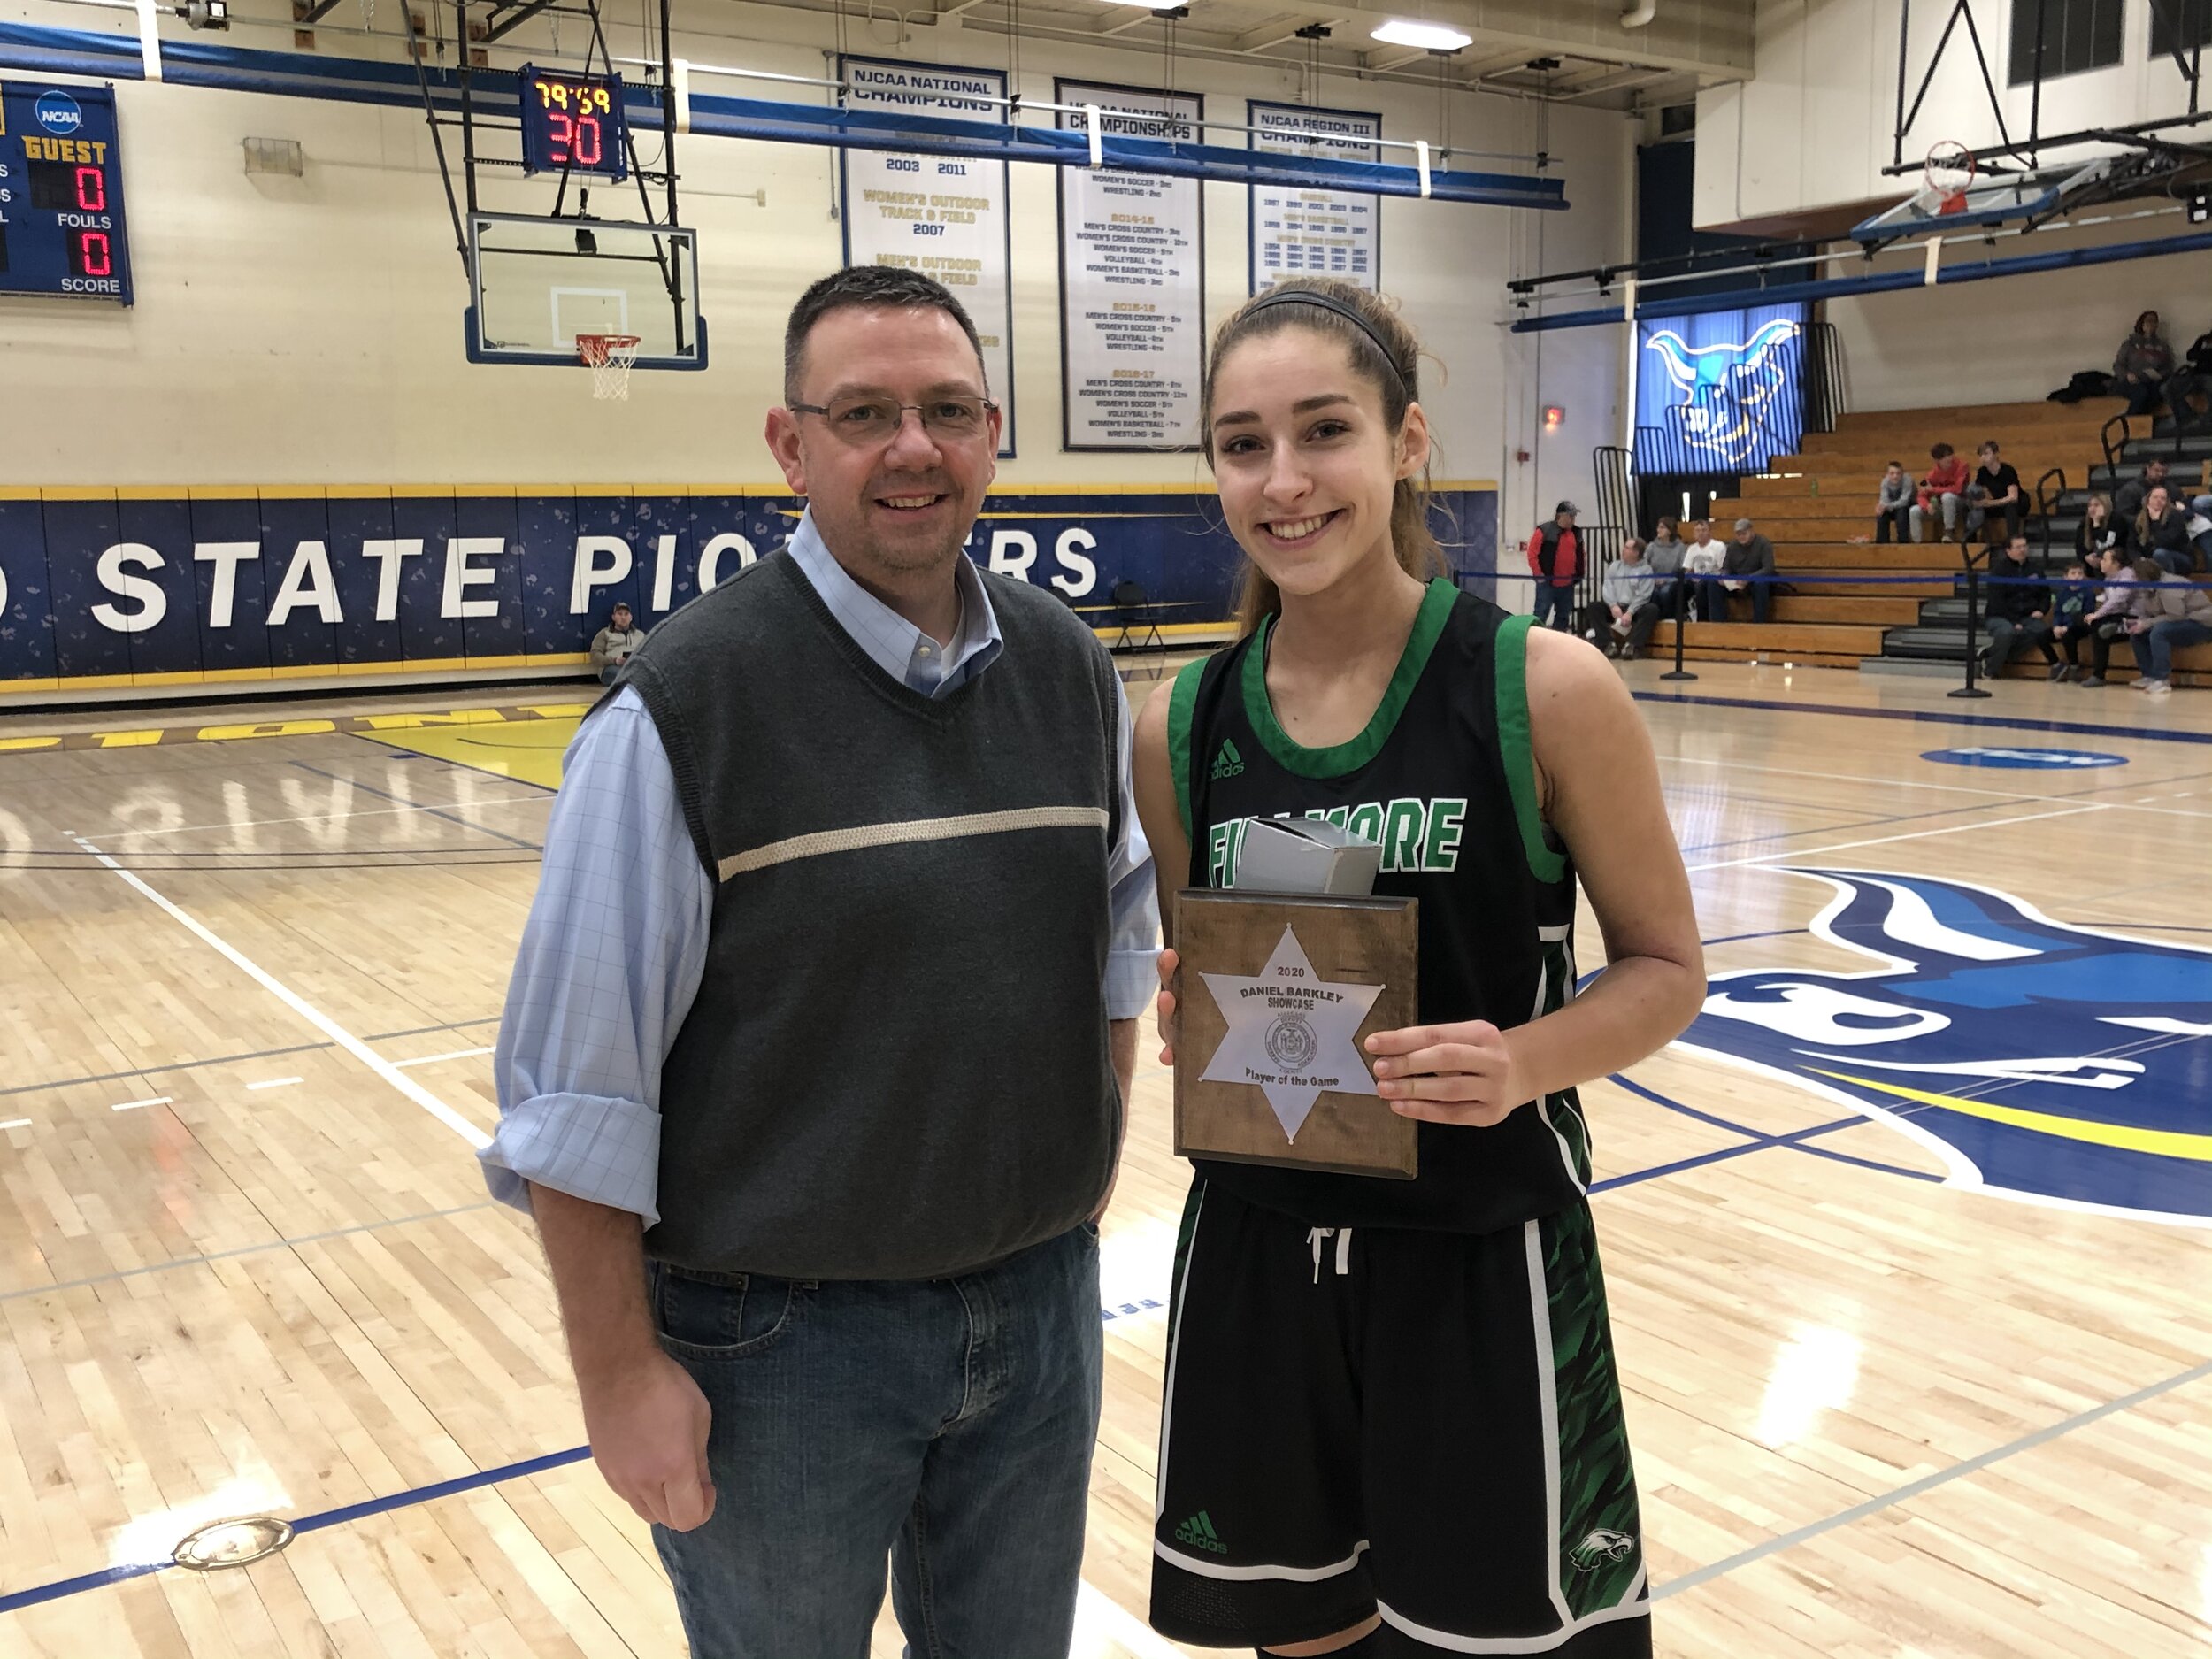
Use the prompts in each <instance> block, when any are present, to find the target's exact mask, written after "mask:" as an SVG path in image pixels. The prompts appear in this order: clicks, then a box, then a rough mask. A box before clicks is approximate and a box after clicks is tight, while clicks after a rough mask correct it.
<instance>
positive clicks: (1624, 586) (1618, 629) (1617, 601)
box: [1580, 536, 1652, 657]
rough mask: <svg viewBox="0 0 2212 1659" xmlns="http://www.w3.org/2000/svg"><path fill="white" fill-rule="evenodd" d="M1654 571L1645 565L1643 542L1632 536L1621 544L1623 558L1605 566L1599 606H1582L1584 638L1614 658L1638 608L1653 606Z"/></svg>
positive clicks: (1582, 632) (1599, 590)
mask: <svg viewBox="0 0 2212 1659" xmlns="http://www.w3.org/2000/svg"><path fill="white" fill-rule="evenodd" d="M1651 589H1652V580H1651V568H1650V566H1649V565H1646V564H1645V563H1644V544H1643V541H1642V540H1641V539H1640V538H1639V537H1636V536H1631V537H1629V538H1628V540H1627V541H1624V542H1622V543H1621V556H1620V557H1618V558H1617V559H1615V560H1614V561H1613V562H1612V563H1611V564H1610V565H1607V566H1606V567H1605V576H1604V579H1603V580H1601V581H1600V582H1599V584H1598V603H1595V604H1594V605H1585V606H1584V607H1583V610H1582V626H1581V630H1580V632H1581V634H1582V637H1583V638H1584V639H1586V640H1587V641H1590V643H1591V644H1593V645H1594V646H1596V647H1597V648H1598V649H1600V650H1601V651H1603V652H1604V653H1605V654H1606V655H1607V656H1608V657H1610V656H1612V655H1613V654H1614V653H1615V652H1616V651H1617V650H1618V649H1620V646H1621V642H1622V641H1624V640H1625V639H1627V637H1628V629H1629V624H1630V620H1631V618H1632V617H1633V616H1634V614H1635V611H1636V610H1637V608H1638V607H1639V606H1642V605H1648V604H1649V603H1651ZM1647 637H1648V635H1647Z"/></svg>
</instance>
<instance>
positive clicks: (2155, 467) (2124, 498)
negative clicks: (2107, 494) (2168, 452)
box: [2112, 457, 2166, 531]
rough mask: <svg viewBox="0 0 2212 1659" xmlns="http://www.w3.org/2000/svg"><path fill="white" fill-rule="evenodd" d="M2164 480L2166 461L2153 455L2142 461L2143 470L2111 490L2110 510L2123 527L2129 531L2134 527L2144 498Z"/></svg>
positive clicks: (2141, 509)
mask: <svg viewBox="0 0 2212 1659" xmlns="http://www.w3.org/2000/svg"><path fill="white" fill-rule="evenodd" d="M2165 481H2166V463H2165V462H2164V461H2162V460H2161V459H2159V458H2157V457H2152V458H2151V459H2150V460H2147V461H2146V462H2144V463H2143V471H2142V472H2141V473H2140V474H2139V476H2137V477H2134V478H2131V479H2130V480H2128V481H2127V482H2126V483H2124V484H2123V485H2121V486H2120V488H2118V489H2116V490H2115V491H2114V492H2113V494H2112V511H2113V512H2114V513H2115V514H2116V515H2117V516H2118V518H2119V519H2120V522H2121V524H2122V526H2124V528H2125V529H2128V530H2130V531H2131V530H2132V529H2133V528H2134V526H2135V520H2136V517H2137V515H2139V513H2141V511H2143V501H2144V498H2145V497H2146V496H2147V495H2149V494H2150V493H2151V491H2153V490H2154V489H2156V488H2158V487H2159V486H2160V485H2161V484H2163V483H2164V482H2165Z"/></svg>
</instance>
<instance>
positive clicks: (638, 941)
mask: <svg viewBox="0 0 2212 1659" xmlns="http://www.w3.org/2000/svg"><path fill="white" fill-rule="evenodd" d="M1140 844H1141V843H1140ZM713 902H714V885H713V882H712V881H711V879H710V878H709V877H708V875H707V872H706V870H705V867H704V866H703V865H702V864H701V863H700V862H699V856H698V853H697V852H696V850H695V849H694V847H693V844H692V841H691V836H690V833H689V832H688V831H687V829H686V827H685V825H684V818H683V811H682V809H681V807H680V805H679V803H678V802H677V799H676V785H675V779H674V776H673V774H672V772H670V770H669V764H668V754H667V751H666V749H664V748H663V747H662V744H661V741H660V733H659V732H658V730H657V728H656V727H655V726H654V725H653V722H652V718H651V717H650V716H649V715H648V714H647V713H646V711H645V707H644V704H643V703H641V701H640V700H639V698H638V695H637V693H636V692H635V691H634V690H624V691H622V692H621V693H619V694H618V695H617V696H616V698H615V700H614V701H613V702H612V703H610V704H609V705H608V706H607V707H606V708H604V709H602V710H599V711H598V712H597V713H596V714H595V715H594V716H593V717H592V718H590V719H588V720H587V721H585V722H584V725H583V727H582V729H581V730H580V731H579V733H577V735H576V739H575V741H573V742H572V743H571V744H570V745H569V749H568V754H567V756H566V757H565V760H564V762H563V775H562V781H561V790H560V794H559V795H558V796H557V798H556V799H555V801H554V803H553V812H552V816H551V818H550V819H549V821H548V823H547V825H546V835H545V864H544V868H543V871H542V872H541V875H540V878H539V881H538V891H537V896H536V898H535V899H534V901H533V902H532V903H531V906H530V918H529V920H528V922H527V923H526V925H525V926H524V928H523V933H522V946H521V949H519V950H518V952H517V953H516V956H515V969H514V976H513V978H512V979H511V980H510V981H509V983H508V987H507V1003H506V1009H505V1011H504V1012H503V1015H502V1016H501V1018H500V1025H499V1046H498V1048H497V1050H496V1054H495V1059H494V1061H493V1071H494V1076H495V1080H496V1082H497V1085H498V1089H499V1129H498V1133H496V1134H495V1135H494V1136H493V1138H492V1143H491V1145H490V1146H488V1147H487V1148H485V1149H484V1150H483V1151H482V1152H480V1153H479V1154H478V1155H477V1156H478V1157H479V1158H480V1161H481V1162H482V1164H483V1167H484V1179H485V1182H486V1184H487V1186H488V1187H490V1189H491V1194H492V1196H493V1197H495V1198H496V1199H498V1200H500V1201H501V1202H503V1203H509V1204H512V1205H514V1206H515V1207H517V1208H518V1209H521V1210H527V1209H528V1208H529V1207H530V1183H532V1182H535V1183H537V1184H538V1185H540V1186H541V1187H553V1188H556V1189H557V1190H558V1191H561V1192H564V1193H568V1194H572V1195H574V1196H575V1197H578V1198H581V1199H586V1200H588V1201H589V1202H593V1203H596V1204H605V1205H607V1206H608V1207H610V1208H611V1209H615V1210H630V1211H632V1212H633V1213H634V1214H636V1215H638V1216H639V1217H642V1218H643V1220H644V1222H645V1225H647V1226H651V1225H653V1224H654V1223H656V1222H657V1221H658V1220H659V1219H660V1211H659V1207H658V1202H657V1190H658V1186H659V1173H660V1127H661V1122H660V1077H661V1066H662V1064H663V1063H664V1061H665V1060H666V1059H667V1057H668V1050H669V1048H670V1045H671V1044H672V1043H673V1042H674V1041H675V1038H676V1033H677V1031H678V1030H679V1029H680V1027H681V1025H683V1022H684V1017H685V1016H686V1015H687V1013H689V1012H690V1010H691V1003H692V999H693V998H694V997H695V995H697V994H698V990H699V981H700V978H701V976H702V974H703V972H704V971H705V966H706V951H707V925H708V919H709V917H710V913H711V910H712V908H713Z"/></svg>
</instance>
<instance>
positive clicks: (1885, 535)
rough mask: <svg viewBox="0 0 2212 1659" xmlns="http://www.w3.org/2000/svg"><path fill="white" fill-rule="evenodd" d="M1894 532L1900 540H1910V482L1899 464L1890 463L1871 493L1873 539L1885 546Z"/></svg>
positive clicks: (1900, 462)
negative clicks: (1878, 486)
mask: <svg viewBox="0 0 2212 1659" xmlns="http://www.w3.org/2000/svg"><path fill="white" fill-rule="evenodd" d="M1893 532H1894V533H1895V535H1896V539H1897V540H1898V541H1911V540H1912V480H1910V479H1909V478H1907V477H1906V476H1905V464H1904V463H1903V462H1902V461H1892V462H1891V463H1890V464H1889V466H1888V467H1887V469H1886V470H1885V471H1884V472H1883V473H1882V482H1881V486H1880V488H1878V489H1877V490H1876V491H1875V493H1874V539H1875V540H1876V541H1878V542H1880V543H1882V544H1883V545H1884V546H1885V547H1886V546H1887V545H1888V544H1889V541H1890V537H1891V534H1892V533H1893Z"/></svg>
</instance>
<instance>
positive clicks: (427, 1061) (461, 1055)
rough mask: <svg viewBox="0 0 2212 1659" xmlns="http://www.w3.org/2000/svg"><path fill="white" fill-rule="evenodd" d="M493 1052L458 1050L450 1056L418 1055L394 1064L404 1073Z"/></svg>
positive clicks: (487, 1049)
mask: <svg viewBox="0 0 2212 1659" xmlns="http://www.w3.org/2000/svg"><path fill="white" fill-rule="evenodd" d="M492 1052H493V1050H492V1049H491V1048H456V1049H454V1050H453V1052H452V1053H450V1054H425V1055H418V1056H416V1057H415V1058H414V1059H412V1060H395V1061H393V1062H392V1064H394V1065H396V1066H397V1067H398V1068H399V1069H400V1070H401V1071H405V1070H406V1069H407V1068H408V1067H409V1066H411V1065H435V1064H438V1062H439V1061H441V1060H472V1059H474V1058H475V1057H476V1056H478V1055H480V1054H490V1053H492Z"/></svg>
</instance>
